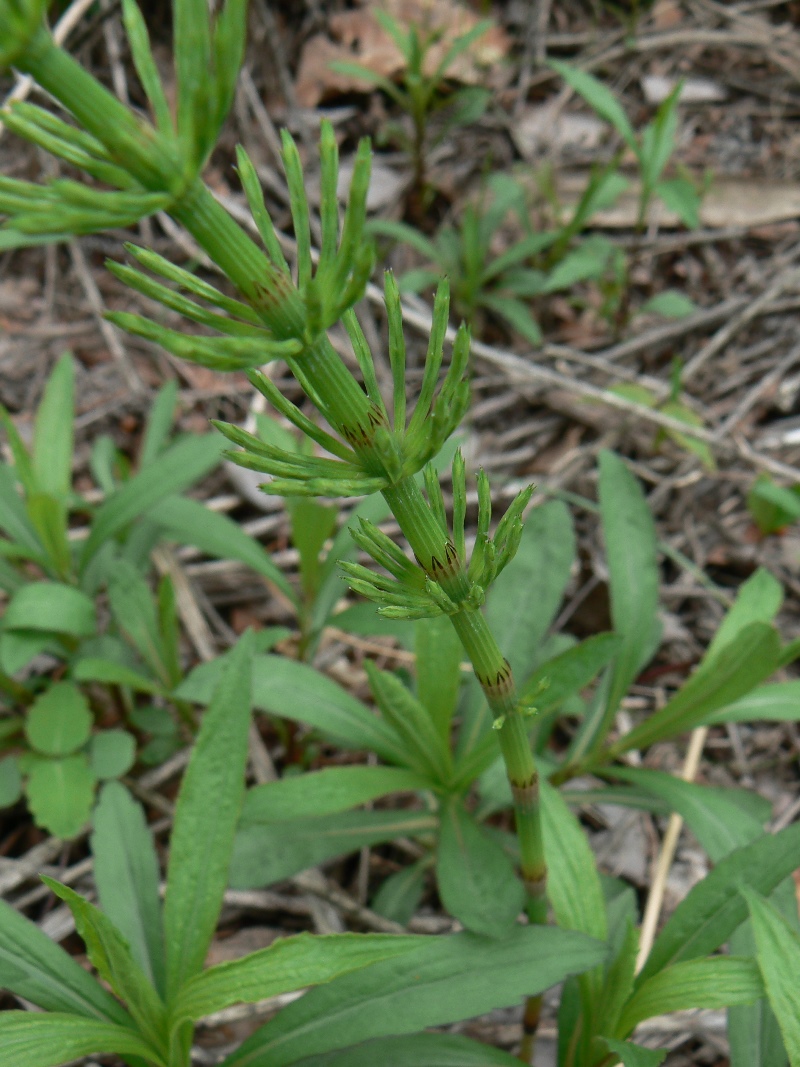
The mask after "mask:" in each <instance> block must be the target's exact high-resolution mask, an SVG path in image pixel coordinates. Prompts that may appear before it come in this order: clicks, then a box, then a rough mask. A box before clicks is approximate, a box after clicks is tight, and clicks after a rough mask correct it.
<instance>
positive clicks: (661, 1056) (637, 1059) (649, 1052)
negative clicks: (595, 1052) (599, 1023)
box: [600, 1037, 667, 1067]
mask: <svg viewBox="0 0 800 1067" xmlns="http://www.w3.org/2000/svg"><path fill="white" fill-rule="evenodd" d="M600 1040H601V1041H602V1042H603V1044H604V1045H605V1047H606V1048H607V1049H608V1051H609V1052H613V1053H614V1055H615V1056H618V1057H619V1060H620V1063H621V1064H622V1065H623V1067H658V1065H659V1064H660V1063H663V1062H664V1060H665V1059H666V1057H667V1053H666V1051H661V1050H660V1049H652V1048H643V1047H642V1046H641V1045H634V1044H632V1043H631V1042H630V1041H615V1040H614V1039H613V1038H610V1037H603V1038H600Z"/></svg>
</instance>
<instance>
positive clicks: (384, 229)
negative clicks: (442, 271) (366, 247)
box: [369, 219, 439, 263]
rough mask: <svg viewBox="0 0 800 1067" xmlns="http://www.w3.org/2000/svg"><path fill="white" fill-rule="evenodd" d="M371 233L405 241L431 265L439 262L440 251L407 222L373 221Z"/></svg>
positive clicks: (370, 225)
mask: <svg viewBox="0 0 800 1067" xmlns="http://www.w3.org/2000/svg"><path fill="white" fill-rule="evenodd" d="M369 232H370V233H373V234H378V235H379V236H380V237H392V238H394V240H395V241H403V242H404V243H405V244H407V245H410V246H411V247H412V248H413V249H414V250H415V251H417V252H419V254H420V255H421V256H424V257H425V259H427V260H429V261H430V262H431V263H436V262H438V259H439V249H438V248H437V247H436V245H435V244H434V243H433V242H432V241H431V240H429V239H428V238H427V237H426V236H425V235H424V234H423V233H420V231H419V230H418V229H416V228H415V227H414V226H409V225H408V224H407V223H405V222H394V221H393V220H391V219H372V220H371V221H370V223H369Z"/></svg>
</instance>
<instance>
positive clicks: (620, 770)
mask: <svg viewBox="0 0 800 1067" xmlns="http://www.w3.org/2000/svg"><path fill="white" fill-rule="evenodd" d="M613 773H614V777H615V778H621V779H622V780H623V781H626V782H632V783H633V784H634V785H638V786H640V787H641V788H642V789H645V790H647V791H648V792H650V793H653V794H654V796H657V797H660V798H661V799H663V800H665V801H666V802H667V803H668V804H669V806H670V808H673V809H674V810H675V811H677V812H678V814H679V815H681V816H682V817H683V818H684V819H685V820H686V823H687V825H688V827H689V829H690V830H691V831H692V833H693V834H694V836H695V837H696V838H697V840H698V841H699V842H700V844H701V845H702V846H703V848H704V849H705V850H706V852H707V853H708V854H709V856H710V857H711V859H712V861H713V862H714V863H717V862H718V861H719V860H721V859H722V858H723V856H727V855H728V853H729V852H732V851H733V850H734V849H736V848H741V847H742V846H743V845H746V844H749V843H750V842H751V841H755V840H756V839H757V838H759V837H761V835H762V834H763V833H764V823H765V822H766V821H767V819H768V818H769V817H770V814H771V805H770V804H769V802H765V808H766V810H765V811H764V812H763V818H762V819H761V820H759V819H758V818H757V817H756V816H755V815H753V814H751V813H750V812H749V811H746V810H745V809H744V808H743V807H742V805H741V804H739V803H737V801H736V798H735V796H734V790H732V789H730V790H729V789H712V788H710V787H709V786H704V785H697V784H696V783H694V782H685V781H684V780H683V779H682V778H676V777H675V776H674V775H671V774H665V773H664V772H663V771H653V770H649V769H645V768H642V767H615V768H614V772H613ZM736 792H739V791H736ZM741 793H742V794H743V795H744V796H749V795H751V794H747V793H745V791H744V790H741Z"/></svg>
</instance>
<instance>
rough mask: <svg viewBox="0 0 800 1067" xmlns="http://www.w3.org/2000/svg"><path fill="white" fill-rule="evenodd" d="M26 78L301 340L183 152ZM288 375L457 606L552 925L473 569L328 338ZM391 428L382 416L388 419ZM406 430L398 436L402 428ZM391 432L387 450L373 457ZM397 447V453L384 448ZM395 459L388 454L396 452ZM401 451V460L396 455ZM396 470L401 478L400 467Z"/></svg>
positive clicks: (269, 318) (93, 86)
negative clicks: (375, 479) (375, 480)
mask: <svg viewBox="0 0 800 1067" xmlns="http://www.w3.org/2000/svg"><path fill="white" fill-rule="evenodd" d="M19 66H20V68H21V69H23V70H25V71H26V72H27V73H30V74H31V75H33V77H34V78H35V79H36V80H37V81H38V82H39V84H40V85H41V86H42V87H43V88H44V89H46V90H47V91H49V92H50V93H51V94H52V95H53V96H54V97H55V98H56V99H58V100H59V101H61V103H63V104H64V106H65V107H67V108H68V109H69V110H70V111H71V112H72V113H73V114H74V115H75V116H76V118H77V119H78V120H79V121H80V123H81V124H82V125H83V126H84V128H85V129H86V130H88V131H89V132H90V133H92V134H93V135H94V136H95V137H97V139H98V140H100V141H101V142H102V143H103V144H104V145H105V146H106V148H107V149H108V151H109V153H110V155H111V156H112V157H113V158H114V159H115V161H116V162H118V163H120V164H121V165H123V166H125V167H126V169H127V170H128V171H129V173H130V174H132V175H133V176H134V177H135V178H136V179H137V180H138V181H139V182H140V183H141V184H142V185H143V186H144V187H145V188H147V189H150V190H155V191H163V192H168V193H169V194H170V195H171V196H172V198H173V200H172V203H171V205H170V207H169V209H168V210H169V212H170V214H171V215H172V216H173V217H174V218H175V219H176V220H177V221H178V222H179V223H181V225H182V226H183V227H184V228H185V229H186V230H187V231H188V233H190V234H191V235H192V236H193V237H194V239H195V240H196V241H197V242H198V244H199V245H200V246H201V247H202V248H203V249H204V250H205V251H206V252H207V253H208V255H209V256H210V257H211V259H212V260H213V261H214V262H215V263H216V264H217V265H218V266H219V267H220V268H221V269H222V270H223V271H224V273H225V274H226V275H227V276H228V278H229V279H230V280H231V281H232V282H233V283H234V284H235V285H236V287H237V288H238V289H239V291H240V292H241V294H242V295H243V297H244V298H245V299H246V300H247V301H248V302H249V303H250V304H251V305H252V307H253V308H254V309H255V310H256V311H257V312H258V314H259V315H260V316H261V318H262V319H263V320H264V322H265V323H266V324H267V325H268V326H269V327H270V329H271V330H272V332H273V334H274V335H275V337H276V338H278V339H286V338H299V337H302V336H303V335H304V330H305V326H306V316H305V308H304V306H303V301H302V299H301V297H300V294H299V293H298V292H297V290H296V289H295V288H294V286H293V285H292V283H291V281H290V279H289V278H288V276H287V275H286V274H285V273H283V272H282V271H281V269H280V268H279V267H277V266H276V265H275V264H274V263H272V262H271V261H270V259H269V258H268V257H267V256H266V255H265V254H264V253H263V252H262V251H261V249H260V248H259V247H258V246H257V245H256V244H255V243H254V242H253V241H252V240H251V239H250V238H249V237H248V235H247V234H246V233H245V232H244V231H243V230H242V229H241V227H240V226H239V225H238V224H237V223H236V222H235V221H234V220H233V219H232V218H231V216H230V215H229V214H228V213H227V211H225V209H224V208H223V207H222V206H221V205H220V204H219V203H218V202H217V201H216V200H215V199H214V197H213V196H212V194H211V193H210V191H209V190H208V189H207V187H206V186H205V185H204V184H203V183H202V182H201V181H200V179H199V178H197V177H196V176H195V175H194V174H193V173H191V172H190V171H188V172H187V169H186V167H185V165H184V164H182V163H181V161H180V160H179V158H178V157H177V155H176V152H175V151H174V146H173V145H172V144H171V143H170V142H169V141H168V140H166V139H165V138H164V137H163V136H162V135H161V134H159V133H157V132H156V131H155V130H154V129H153V127H152V126H150V125H149V124H148V123H146V122H143V121H140V120H139V119H137V118H136V117H135V116H134V115H133V114H132V113H131V112H130V111H129V110H128V109H127V108H126V107H125V106H124V105H123V104H121V103H120V102H119V101H118V100H117V99H116V98H115V97H114V96H112V95H111V94H110V93H109V92H108V91H107V90H105V89H104V88H103V87H102V86H100V85H99V84H98V83H97V82H96V81H95V79H94V78H92V77H91V76H90V75H89V74H88V73H87V72H86V71H84V70H83V69H82V68H81V67H80V66H79V65H78V64H77V63H76V62H75V61H74V60H72V59H71V58H70V57H69V56H68V55H67V54H66V53H65V52H63V51H61V49H59V48H58V47H56V45H55V44H54V43H53V42H52V39H51V38H50V37H49V35H47V34H46V33H45V31H42V32H41V33H39V34H38V35H37V37H36V39H35V41H34V43H33V47H31V49H30V51H29V53H28V54H27V55H26V56H25V57H24V62H20V63H19ZM290 367H291V369H292V371H293V372H294V374H295V376H296V377H297V379H298V381H299V382H300V384H301V386H302V387H303V389H304V391H305V392H306V393H307V394H308V396H309V398H310V399H311V401H312V402H313V403H315V404H316V405H317V406H318V407H321V408H322V409H323V410H324V414H325V417H326V418H327V419H328V421H329V422H330V423H331V425H333V426H334V427H335V428H336V429H337V430H338V431H339V432H340V433H341V434H342V435H343V436H344V437H345V438H346V439H347V441H348V443H349V444H350V445H351V446H352V448H353V449H354V450H355V451H356V453H357V454H358V455H359V456H360V458H361V460H362V462H363V464H364V467H365V468H366V469H367V470H369V471H370V472H371V473H375V474H381V475H383V474H385V475H386V476H388V477H389V478H390V481H392V483H393V484H391V485H390V486H389V487H388V488H386V489H385V490H384V491H383V495H384V497H385V499H386V501H387V503H388V504H389V506H390V508H391V510H392V512H393V514H394V516H395V518H396V519H397V521H398V523H399V525H400V528H401V530H402V531H403V533H404V535H405V537H406V538H407V540H408V542H409V544H410V545H411V547H412V549H413V551H414V553H415V555H416V557H417V560H418V562H419V564H420V566H421V567H422V568H423V569H424V570H425V572H426V574H427V575H428V576H429V577H430V578H431V579H432V580H433V581H435V582H437V583H438V584H439V585H440V586H441V588H442V589H443V590H444V592H445V593H446V594H447V596H448V597H449V598H450V600H451V601H452V602H454V603H455V604H459V603H463V605H464V606H463V609H462V610H460V611H458V612H456V613H454V614H452V615H450V619H451V621H452V623H453V626H454V627H455V630H456V632H457V633H458V636H459V638H460V639H461V642H462V644H463V646H464V649H465V651H466V653H467V655H468V656H469V658H470V660H471V662H472V665H473V667H474V669H475V675H476V677H477V679H478V681H479V683H480V685H481V687H482V689H483V692H484V694H485V696H486V700H487V702H488V704H489V708H490V709H491V712H492V715H493V717H494V719H495V723H496V726H497V727H498V737H499V742H500V750H501V752H502V755H503V759H504V761H505V765H506V771H507V774H508V780H509V783H510V785H511V791H512V795H513V799H514V809H515V815H516V826H517V834H518V836H519V843H520V857H521V864H520V866H521V873H522V877H523V881H524V883H525V887H526V889H527V892H528V898H529V901H528V913H529V916H530V918H531V920H532V921H533V922H537V923H544V922H545V921H546V900H545V881H546V867H545V860H544V849H543V843H542V832H541V820H540V812H539V779H538V775H537V771H536V766H535V763H534V760H533V754H532V752H531V746H530V741H529V738H528V730H527V728H526V723H525V716H524V713H523V709H522V707H521V705H520V701H519V696H518V693H517V690H516V686H515V683H514V678H513V675H512V672H511V667H510V665H509V663H508V661H507V660H506V659H505V657H504V656H503V654H502V653H501V651H500V649H499V648H498V646H497V643H496V641H495V639H494V637H493V635H492V633H491V631H490V629H489V626H488V624H487V622H486V620H485V618H484V616H483V615H482V614H481V612H480V611H479V610H477V609H476V608H474V607H473V606H472V605H471V604H468V603H467V597H468V595H469V592H470V583H469V581H468V579H467V574H466V570H465V561H464V560H463V559H461V558H460V557H459V554H458V552H457V551H456V548H455V545H454V544H453V541H452V540H451V538H450V537H449V536H448V534H447V533H446V532H445V531H444V530H443V529H442V527H441V525H440V524H439V522H438V520H437V519H436V517H435V516H434V514H433V512H432V511H431V509H430V508H429V507H428V504H427V502H426V500H425V498H424V496H423V494H422V492H421V490H420V489H419V487H418V486H417V484H416V482H415V481H414V480H413V478H401V479H400V480H397V471H398V470H399V465H400V460H401V458H402V457H401V456H400V453H399V449H400V444H399V440H398V439H397V438H396V437H394V436H392V435H389V434H388V428H386V427H385V426H383V425H379V422H380V420H379V418H378V416H379V414H380V413H377V412H376V409H375V405H374V404H373V403H372V401H371V400H370V399H369V398H368V397H367V396H366V394H365V393H364V391H363V390H362V389H361V387H360V386H359V385H358V382H357V381H356V379H355V378H354V377H353V376H352V375H351V374H350V372H349V371H348V370H347V368H346V366H345V365H344V363H343V362H342V360H341V359H340V357H339V356H338V354H337V353H336V351H335V350H334V349H333V347H332V345H331V344H330V342H329V341H328V339H327V337H326V336H325V335H324V334H322V335H320V336H319V337H318V338H316V339H313V340H311V339H310V340H309V341H308V344H307V346H306V348H305V350H304V351H303V353H302V355H301V356H299V357H297V358H295V359H293V360H292V361H290ZM381 417H382V416H381ZM376 420H377V421H376ZM396 429H397V428H396ZM376 430H380V431H381V432H383V438H382V444H381V449H382V450H379V449H378V448H377V447H375V446H374V442H375V440H376V438H375V434H376ZM387 441H388V444H387ZM387 448H388V452H387ZM392 450H394V452H395V453H397V454H396V455H393V454H392ZM394 460H397V463H395V468H394V471H392V469H390V468H391V463H392V462H393V461H394ZM537 1019H538V999H532V1000H531V1001H529V1004H528V1010H527V1012H526V1024H527V1026H528V1027H529V1028H530V1030H532V1031H535V1027H536V1021H537Z"/></svg>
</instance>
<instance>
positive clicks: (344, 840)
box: [230, 810, 438, 889]
mask: <svg viewBox="0 0 800 1067" xmlns="http://www.w3.org/2000/svg"><path fill="white" fill-rule="evenodd" d="M437 826H438V820H437V818H436V816H434V815H429V814H428V813H427V812H420V811H402V810H401V811H343V812H338V813H334V814H332V815H312V816H308V817H306V818H301V819H286V820H285V821H280V822H272V823H250V824H248V825H245V826H243V827H241V829H239V831H238V832H237V834H236V840H235V843H234V848H233V858H232V859H231V865H230V884H231V885H232V886H233V887H234V888H235V889H252V888H259V887H261V886H265V885H272V884H274V883H275V882H280V881H282V880H283V879H284V878H290V877H291V876H292V875H293V874H297V872H298V871H304V870H307V869H308V868H309V867H316V866H317V865H318V864H320V863H324V862H325V861H326V860H330V859H333V858H334V857H335V856H343V855H347V854H348V853H350V852H356V851H357V850H358V849H360V848H365V847H367V846H368V845H377V844H380V843H382V842H384V841H393V840H394V839H395V838H397V837H417V836H423V837H424V836H427V835H429V834H431V833H433V832H435V830H436V828H437Z"/></svg>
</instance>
